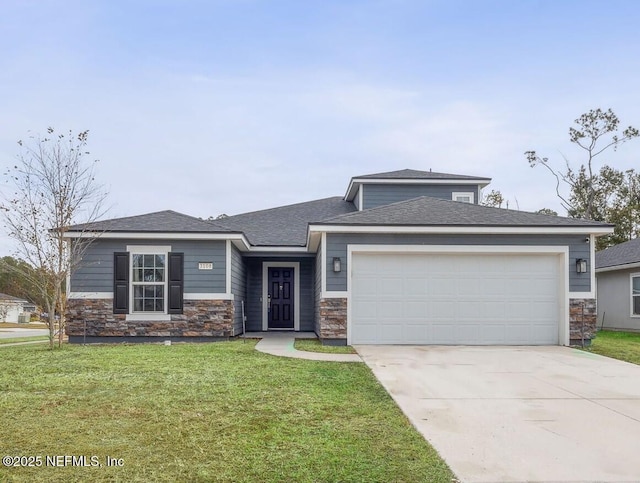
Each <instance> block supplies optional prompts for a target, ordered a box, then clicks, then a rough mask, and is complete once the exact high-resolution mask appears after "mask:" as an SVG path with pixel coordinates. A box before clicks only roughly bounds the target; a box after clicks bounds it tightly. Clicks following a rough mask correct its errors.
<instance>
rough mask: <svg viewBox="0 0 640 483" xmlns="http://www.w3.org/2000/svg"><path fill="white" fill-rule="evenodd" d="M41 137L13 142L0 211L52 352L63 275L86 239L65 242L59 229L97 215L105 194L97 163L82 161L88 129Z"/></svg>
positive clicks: (59, 330)
mask: <svg viewBox="0 0 640 483" xmlns="http://www.w3.org/2000/svg"><path fill="white" fill-rule="evenodd" d="M47 134H48V136H47V137H44V138H43V137H40V136H31V137H30V138H29V140H28V141H27V142H24V143H23V142H22V141H19V142H18V144H19V145H20V147H21V152H20V154H19V155H18V156H17V160H18V163H17V164H16V165H15V166H14V167H13V168H11V169H9V170H8V171H7V173H6V175H7V178H8V184H9V185H10V186H12V187H13V188H14V193H12V194H9V195H5V200H4V201H3V203H2V205H1V208H2V218H3V219H4V224H5V227H6V228H7V230H8V234H9V236H10V237H11V238H13V239H14V240H15V241H16V243H17V253H16V254H17V255H18V256H19V257H20V258H22V259H23V260H24V261H26V262H27V263H28V264H29V265H31V267H33V270H32V271H31V272H30V273H27V272H29V271H26V270H25V273H22V275H24V276H25V277H27V278H28V279H29V281H30V283H31V284H32V285H33V287H34V288H35V289H36V290H37V291H38V292H39V296H40V299H41V300H42V302H43V305H44V307H43V308H44V309H46V311H47V314H48V318H47V324H48V327H49V342H50V347H51V348H53V347H54V346H55V340H56V339H57V341H58V346H60V345H61V343H62V338H63V337H64V330H65V310H66V293H65V288H66V281H67V277H68V276H69V274H70V273H71V271H72V270H73V269H74V268H75V267H76V266H77V265H78V264H79V263H80V260H81V258H82V254H83V253H84V251H85V250H86V248H87V246H88V243H90V242H91V240H92V238H86V239H80V240H78V241H74V242H73V243H67V241H66V240H65V238H64V234H65V231H66V230H67V228H68V227H69V226H71V225H73V224H76V223H86V224H89V225H90V224H91V223H92V222H94V221H96V220H97V219H98V218H99V217H100V216H101V215H103V214H104V210H103V203H104V200H105V197H106V193H105V191H104V190H103V189H102V187H101V186H99V185H97V184H96V182H95V178H94V170H95V164H96V163H97V160H91V161H89V160H87V159H86V158H87V156H88V155H89V152H88V151H86V146H87V139H88V131H82V132H80V133H78V134H74V133H73V132H72V131H69V132H68V133H67V134H56V133H55V132H54V130H53V128H49V129H48V130H47ZM85 226H86V225H85ZM57 316H58V317H59V319H58V317H57ZM56 319H58V320H56Z"/></svg>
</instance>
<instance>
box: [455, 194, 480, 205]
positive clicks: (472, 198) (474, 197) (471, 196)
mask: <svg viewBox="0 0 640 483" xmlns="http://www.w3.org/2000/svg"><path fill="white" fill-rule="evenodd" d="M475 195H476V194H475V193H474V192H473V191H454V192H453V193H451V199H452V200H453V201H458V200H457V198H458V197H462V196H465V197H466V196H468V197H469V198H470V199H471V201H469V203H470V204H472V205H473V204H474V203H475V202H476V196H475ZM460 203H466V201H461V202H460Z"/></svg>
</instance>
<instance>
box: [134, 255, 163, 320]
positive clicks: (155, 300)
mask: <svg viewBox="0 0 640 483" xmlns="http://www.w3.org/2000/svg"><path fill="white" fill-rule="evenodd" d="M165 267H166V255H164V254H162V255H146V254H134V255H133V256H132V257H131V270H132V275H133V276H132V277H131V280H132V282H131V284H132V286H133V312H162V313H164V309H165V303H164V301H165V292H166V286H167V284H166V281H167V277H166V276H165V273H166V270H165Z"/></svg>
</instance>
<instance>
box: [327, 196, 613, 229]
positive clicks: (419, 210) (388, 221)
mask: <svg viewBox="0 0 640 483" xmlns="http://www.w3.org/2000/svg"><path fill="white" fill-rule="evenodd" d="M317 224H324V225H338V224H339V225H374V226H375V225H403V226H445V225H446V226H477V225H482V226H542V227H561V226H562V227H572V226H573V227H577V226H584V227H595V226H599V227H602V226H609V225H606V224H605V223H601V222H598V221H591V220H581V219H576V218H564V217H560V216H552V215H542V214H539V213H528V212H525V211H515V210H507V209H504V208H493V207H489V206H480V205H475V204H471V203H462V202H457V201H449V200H442V199H437V198H431V197H429V196H422V197H420V198H414V199H412V200H409V201H401V202H398V203H393V204H390V205H385V206H379V207H377V208H371V209H368V210H364V211H358V212H355V213H349V214H346V215H341V216H337V217H334V218H329V219H325V220H323V221H322V222H320V223H317Z"/></svg>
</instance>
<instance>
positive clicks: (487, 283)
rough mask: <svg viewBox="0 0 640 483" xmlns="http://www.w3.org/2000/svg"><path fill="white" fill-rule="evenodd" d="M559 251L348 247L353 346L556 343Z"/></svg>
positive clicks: (558, 312)
mask: <svg viewBox="0 0 640 483" xmlns="http://www.w3.org/2000/svg"><path fill="white" fill-rule="evenodd" d="M558 267H559V256H558V255H522V254H518V255H491V254H473V255H458V254H455V255H450V254H446V255H442V254H407V253H402V254H398V253H393V254H391V253H375V254H373V253H372V254H364V253H354V254H353V256H352V274H351V300H350V303H351V318H350V321H349V323H350V331H351V343H352V344H467V345H486V344H496V345H500V344H507V345H509V344H514V345H528V344H558V324H559V314H560V309H559V300H558V294H559V278H560V277H559V274H558Z"/></svg>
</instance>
